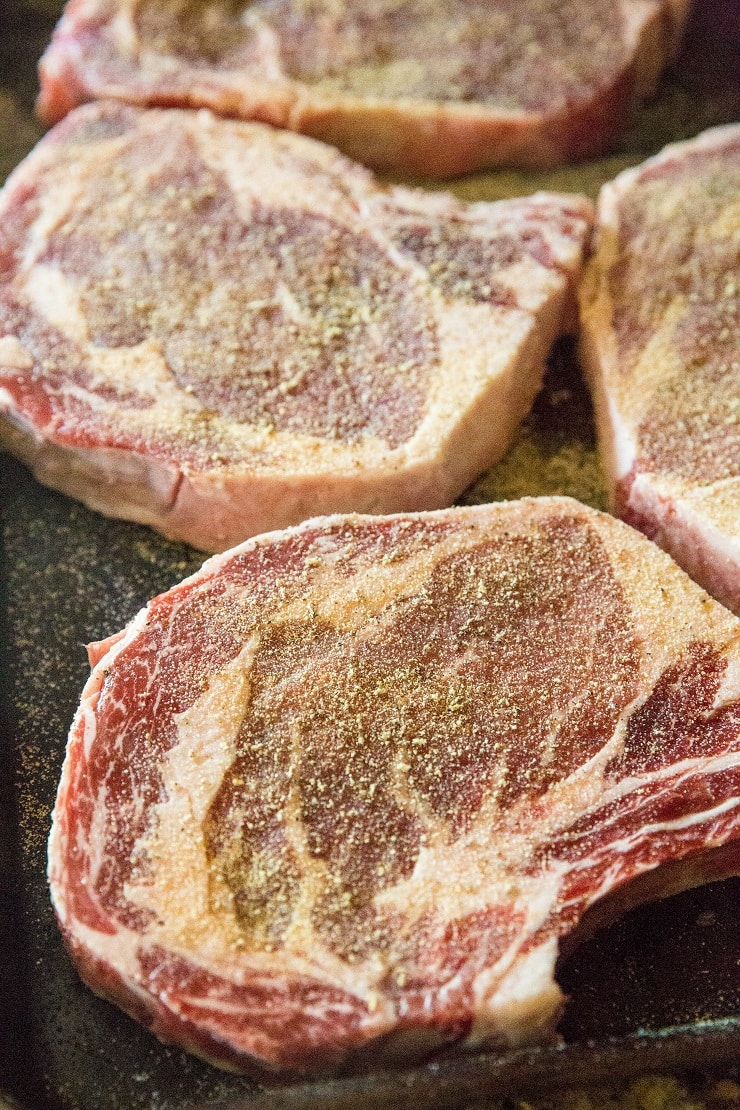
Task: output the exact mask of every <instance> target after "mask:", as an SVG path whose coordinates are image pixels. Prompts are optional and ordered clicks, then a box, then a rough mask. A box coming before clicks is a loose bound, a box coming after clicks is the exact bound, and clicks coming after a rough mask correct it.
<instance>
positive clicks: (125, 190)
mask: <svg viewBox="0 0 740 1110" xmlns="http://www.w3.org/2000/svg"><path fill="white" fill-rule="evenodd" d="M591 216H592V209H591V205H590V203H589V202H588V201H586V200H585V199H584V198H582V197H567V196H558V195H555V194H549V193H540V194H535V196H533V197H531V198H528V199H525V200H513V201H501V202H499V203H496V204H484V203H479V204H464V203H462V202H459V201H456V200H455V199H454V198H453V197H450V196H447V195H439V194H437V195H430V194H424V193H420V192H412V191H410V190H404V189H393V190H390V191H385V190H382V189H379V188H378V186H377V185H376V184H375V181H374V178H373V177H372V176H371V175H370V173H369V172H368V171H366V170H364V169H362V168H361V167H360V166H357V165H356V164H354V163H351V162H348V161H347V160H346V159H345V158H343V157H342V156H341V155H339V154H337V152H336V151H334V150H332V149H331V148H330V147H327V146H324V145H323V144H321V143H316V142H314V141H313V140H312V139H305V138H302V137H300V136H297V135H293V134H291V133H289V132H285V131H276V130H274V129H273V128H270V127H266V126H265V125H263V124H250V123H242V122H230V121H227V120H221V119H218V118H217V117H215V116H212V115H211V114H210V112H207V111H201V112H187V111H158V110H150V111H145V110H141V109H137V108H131V107H129V106H125V105H117V104H113V103H108V104H98V105H89V106H87V107H84V108H80V109H78V110H77V112H75V113H73V114H72V115H71V116H69V117H68V118H67V119H66V120H64V121H63V122H62V123H61V124H59V126H58V127H57V128H56V129H55V131H54V132H52V133H51V135H49V136H48V137H47V138H46V139H44V140H43V142H42V143H41V145H40V146H39V147H38V148H37V149H36V151H35V152H34V153H33V154H31V156H30V157H29V158H28V159H27V161H26V162H25V163H24V164H23V165H22V166H21V167H20V168H19V169H18V170H16V172H15V174H14V175H13V176H12V177H11V178H10V180H9V182H8V184H7V186H6V189H5V191H4V194H3V195H2V197H0V436H2V438H4V440H5V442H6V443H7V445H8V446H9V448H10V449H11V450H13V451H15V452H16V453H17V454H18V455H20V456H21V458H23V459H25V460H26V461H27V462H29V463H30V465H31V466H32V467H33V469H34V472H35V474H36V476H37V477H38V478H39V479H40V480H41V481H43V482H45V483H47V484H48V485H50V486H55V487H56V488H58V489H61V490H63V491H64V492H65V493H68V494H71V495H72V496H75V497H79V498H81V500H83V501H85V502H86V504H88V505H90V506H91V507H93V508H95V509H98V510H100V511H102V512H105V513H108V514H110V515H112V516H119V517H124V518H126V519H130V520H137V521H141V522H143V523H147V524H151V525H153V526H154V527H155V528H159V529H160V530H161V531H162V532H164V534H165V535H167V536H169V537H171V538H176V539H184V540H187V541H188V542H189V543H192V544H194V545H195V546H196V547H201V548H203V549H205V550H208V551H217V550H223V549H225V548H227V547H229V546H231V545H233V544H234V543H237V542H239V541H241V540H243V539H245V538H246V537H247V536H250V535H255V534H257V533H258V532H262V531H267V530H268V529H270V528H276V527H284V526H286V525H289V524H295V523H297V522H298V521H300V520H303V519H305V518H306V517H308V516H313V515H316V514H317V513H319V512H345V511H352V510H357V511H364V512H389V511H395V510H398V511H400V510H418V509H434V508H439V507H442V506H444V505H449V504H450V503H451V502H452V501H453V500H454V498H455V497H456V496H457V495H458V494H459V493H460V492H461V491H462V489H463V488H464V487H465V486H466V485H467V484H468V483H469V482H471V481H472V480H473V479H474V478H475V477H476V476H477V475H478V474H479V473H480V472H481V471H483V470H484V469H485V468H486V467H487V466H488V465H489V464H490V463H491V462H493V461H494V460H495V459H496V458H498V457H499V456H500V455H502V454H503V452H504V451H505V449H506V447H507V446H508V444H509V442H510V440H511V439H512V437H513V435H514V433H515V430H516V427H517V424H518V423H519V421H520V420H521V418H522V417H523V416H524V415H525V413H526V412H527V410H528V408H529V406H530V404H531V402H532V400H533V398H534V396H535V394H536V392H537V390H538V388H539V385H540V382H541V378H542V373H543V369H544V359H545V356H546V355H547V352H548V349H549V347H550V345H551V343H552V342H553V340H554V339H555V337H556V336H557V334H558V333H559V331H560V330H561V327H562V325H563V319H564V314H565V313H568V314H569V315H570V314H571V313H573V315H574V310H575V297H574V293H573V286H574V283H575V281H576V280H577V278H578V277H579V276H580V267H581V256H582V249H583V245H584V241H585V239H586V238H587V235H588V232H589V228H590V220H591Z"/></svg>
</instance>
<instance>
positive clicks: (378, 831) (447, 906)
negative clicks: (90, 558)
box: [49, 498, 740, 1072]
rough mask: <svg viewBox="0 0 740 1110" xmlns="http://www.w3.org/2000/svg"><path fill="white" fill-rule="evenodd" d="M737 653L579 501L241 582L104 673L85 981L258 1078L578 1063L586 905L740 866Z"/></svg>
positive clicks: (220, 579)
mask: <svg viewBox="0 0 740 1110" xmlns="http://www.w3.org/2000/svg"><path fill="white" fill-rule="evenodd" d="M739 633H740V623H738V621H737V619H736V618H735V617H733V616H732V615H731V614H730V613H728V612H727V610H726V609H724V608H723V607H722V606H720V605H718V604H717V603H716V602H713V601H712V600H711V599H710V598H708V597H707V596H706V594H705V593H704V592H703V591H702V590H700V589H699V587H698V586H696V585H695V584H694V583H693V582H691V581H690V579H688V578H687V577H686V575H684V573H683V572H682V571H680V570H679V569H678V567H677V566H676V565H675V564H674V563H673V562H672V561H671V559H670V558H669V557H668V556H667V555H665V554H664V553H663V552H662V551H660V550H659V549H658V548H657V547H655V545H654V544H651V543H650V542H649V541H648V540H646V539H645V538H644V537H643V536H641V535H640V534H639V533H637V532H634V531H633V530H632V529H631V528H628V527H627V525H625V524H622V523H621V522H620V521H617V520H615V519H614V518H613V517H610V516H607V515H605V514H600V513H597V512H596V511H595V510H592V509H588V508H586V507H585V506H583V505H580V504H579V503H578V502H575V501H571V500H569V499H566V498H543V499H541V500H536V499H530V500H525V501H518V502H509V503H504V504H499V505H489V506H483V507H478V508H470V509H450V510H447V511H443V512H438V513H428V514H420V515H418V516H413V515H410V516H395V517H359V516H347V517H329V518H323V519H318V520H311V521H308V522H305V523H304V524H303V525H301V526H299V527H298V528H296V529H292V530H288V531H284V532H279V533H273V534H272V535H267V536H261V537H258V538H257V539H255V540H252V541H249V542H247V543H245V544H244V545H243V546H241V547H239V548H237V549H235V550H233V551H230V552H227V553H225V554H223V555H219V556H215V557H213V558H212V559H211V560H209V562H207V563H206V564H205V565H204V567H203V568H202V570H201V571H199V572H198V573H197V574H196V575H194V576H193V577H191V578H189V579H187V580H186V581H185V582H183V583H182V584H181V585H179V586H176V587H175V588H174V589H172V590H170V591H169V592H168V593H166V594H163V595H161V596H160V597H158V598H156V599H155V600H154V601H152V602H151V603H150V605H149V606H148V607H147V608H146V609H145V610H143V611H142V612H141V613H139V615H138V616H137V617H136V618H135V619H134V620H133V621H132V622H131V624H130V625H129V626H128V628H127V629H126V630H125V631H124V632H123V633H121V634H120V635H117V636H113V637H111V638H110V639H109V640H107V641H105V642H104V643H102V644H98V645H94V646H93V649H92V651H91V662H93V663H94V669H93V672H92V675H91V677H90V679H89V681H88V683H87V685H86V687H85V690H84V693H83V695H82V704H81V706H80V709H79V711H78V713H77V716H76V718H75V721H74V724H73V726H72V730H71V734H70V740H69V746H68V749H67V757H66V762H65V765H64V771H63V774H62V781H61V785H60V789H59V795H58V800H57V805H56V810H55V814H54V825H53V831H52V835H51V841H50V850H49V851H50V879H51V888H52V894H53V900H54V905H55V908H56V912H57V914H58V918H59V921H60V924H61V927H62V930H63V932H64V935H65V937H66V940H67V943H68V945H69V948H70V950H71V953H72V956H73V958H74V960H75V961H76V963H77V965H78V967H79V970H80V972H81V974H82V976H83V977H84V978H85V980H86V981H87V982H88V983H89V984H90V985H91V986H92V987H93V989H94V990H96V991H98V992H99V993H101V994H103V995H104V996H106V997H108V998H111V999H113V1000H114V1001H116V1002H117V1003H118V1004H119V1005H121V1006H122V1007H123V1008H124V1009H125V1010H127V1011H128V1012H129V1013H130V1014H132V1015H133V1016H135V1017H137V1018H138V1019H139V1020H141V1021H143V1022H145V1023H146V1024H147V1025H150V1026H151V1027H152V1029H153V1030H154V1032H155V1033H156V1034H157V1035H158V1036H160V1037H161V1038H163V1039H165V1040H170V1041H176V1042H179V1043H181V1044H184V1045H185V1046H186V1047H187V1048H189V1049H191V1050H192V1051H194V1052H196V1053H199V1054H200V1055H202V1056H205V1057H206V1058H208V1059H210V1060H212V1061H213V1062H215V1063H217V1064H224V1065H227V1066H229V1067H234V1068H237V1069H240V1068H246V1067H249V1066H250V1065H252V1064H253V1063H254V1062H255V1061H257V1062H259V1063H260V1064H262V1065H263V1066H264V1067H266V1068H268V1069H279V1068H284V1069H289V1070H291V1071H294V1072H312V1071H318V1070H326V1071H330V1070H332V1069H338V1068H341V1067H349V1066H350V1065H351V1064H354V1066H355V1067H356V1066H358V1064H365V1065H366V1064H367V1063H368V1062H369V1061H371V1060H378V1059H381V1060H383V1061H386V1062H387V1061H389V1060H398V1059H408V1058H411V1059H415V1058H419V1057H423V1056H424V1055H427V1054H428V1053H429V1052H431V1051H434V1050H438V1049H440V1048H441V1047H443V1046H445V1045H447V1044H450V1043H453V1042H460V1043H461V1044H462V1045H463V1046H464V1047H466V1048H474V1047H476V1046H480V1045H497V1046H504V1045H522V1044H528V1043H530V1042H533V1041H538V1040H541V1039H546V1038H549V1037H550V1036H551V1035H552V1032H553V1027H554V1023H555V1021H556V1018H557V1015H558V1012H559V1009H560V1006H561V1001H562V997H561V993H560V991H559V989H558V987H557V986H556V983H555V981H554V978H553V967H554V964H555V959H556V955H557V952H558V944H559V941H560V940H561V939H562V938H567V943H572V942H573V930H574V928H575V926H576V925H577V924H578V922H579V920H580V919H581V917H582V915H583V914H584V913H585V911H586V910H587V909H588V907H589V906H591V905H592V904H593V903H597V902H598V903H599V905H598V906H596V908H595V911H592V914H591V915H589V916H590V918H591V925H592V926H593V924H594V920H595V918H594V913H595V914H596V915H597V918H596V919H599V920H604V919H605V918H606V917H608V916H610V915H613V914H614V913H615V912H616V907H617V906H618V907H619V908H621V909H623V908H625V907H626V906H628V905H630V904H633V903H634V902H635V901H637V900H640V899H642V898H644V897H646V896H647V895H652V896H656V895H665V894H668V893H673V892H675V891H677V890H679V889H681V888H683V887H687V886H693V885H696V884H698V883H701V882H703V881H709V880H710V879H712V878H715V877H720V876H722V877H726V876H728V875H729V874H734V873H737V872H738V871H739V870H740V840H738V839H737V838H738V836H739V835H740V800H739V796H740V636H739ZM658 865H664V866H663V867H659V866H658ZM656 868H657V870H656ZM630 880H634V883H633V884H631V885H629V886H627V887H626V888H625V889H622V888H623V886H624V884H626V883H629V882H630ZM615 892H616V894H615ZM609 895H611V897H610V898H609V897H607V896H609ZM601 900H604V901H601ZM586 920H587V921H588V920H589V918H588V917H587V919H586Z"/></svg>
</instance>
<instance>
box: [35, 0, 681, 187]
mask: <svg viewBox="0 0 740 1110" xmlns="http://www.w3.org/2000/svg"><path fill="white" fill-rule="evenodd" d="M687 10H688V3H687V0H648V2H647V3H645V2H638V0H609V2H608V3H604V2H603V0H526V2H525V3H522V0H496V2H495V3H490V2H483V0H462V2H461V3H458V4H455V5H449V4H446V3H444V2H442V0H394V2H392V3H389V2H388V0H373V2H372V3H360V2H358V0H342V2H340V3H336V2H335V0H259V2H257V3H245V2H244V0H237V2H234V0H206V2H203V0H196V2H193V0H169V2H167V3H161V2H158V3H154V2H152V0H116V2H113V3H112V2H111V0H73V2H72V3H70V4H69V5H68V7H67V9H66V12H65V16H64V18H63V20H62V21H61V23H60V25H59V27H58V28H57V31H56V33H55V36H54V39H53V42H52V45H51V47H50V48H49V50H48V51H47V53H46V54H45V56H44V58H43V60H42V62H41V70H40V72H41V87H42V88H41V97H40V101H39V109H40V112H41V114H42V116H43V117H44V118H45V119H46V120H47V121H50V122H54V121H56V120H58V119H60V118H61V117H62V116H63V115H64V114H65V112H67V111H69V109H70V108H72V107H74V105H75V104H79V103H81V102H82V101H85V100H90V99H95V98H99V97H116V98H120V99H122V100H127V101H130V102H132V103H139V104H150V105H156V104H160V105H171V104H178V105H181V106H190V107H201V106H205V107H209V108H212V109H213V110H215V111H218V112H221V113H222V114H224V115H231V116H240V117H242V118H246V119H258V120H264V121H266V122H268V123H272V124H275V125H277V126H281V127H288V128H290V129H292V130H296V131H302V132H304V133H306V134H310V135H313V136H314V137H315V138H320V139H322V140H324V141H326V142H331V143H333V144H334V145H336V146H338V147H339V148H340V149H341V150H344V151H345V152H346V153H348V154H350V155H352V156H353V157H355V158H358V159H359V160H360V161H363V162H365V163H366V164H368V165H371V166H373V167H374V168H381V169H386V170H387V169H393V170H396V171H401V172H405V173H426V174H436V175H441V176H450V175H453V174H459V173H464V172H467V171H470V170H474V169H478V168H483V167H486V166H492V165H502V164H504V165H505V164H513V165H525V166H551V165H556V164H558V163H561V162H568V161H573V160H575V159H578V158H583V157H586V156H588V155H594V154H597V153H599V152H602V151H603V150H605V149H606V148H607V147H608V146H609V144H610V143H611V142H613V140H614V139H615V137H617V136H618V135H619V133H620V131H621V130H622V129H623V127H624V125H625V122H626V116H627V110H628V108H629V105H630V102H631V101H632V99H634V98H637V97H644V96H645V95H647V94H649V93H650V92H652V91H653V90H654V88H655V85H656V82H657V79H658V76H659V74H660V72H661V70H662V69H663V67H664V65H665V64H666V62H667V61H668V60H669V58H670V57H671V56H672V55H673V53H674V52H675V50H676V48H677V46H678V43H679V40H680V36H681V32H682V29H683V24H684V22H685V19H686V15H687Z"/></svg>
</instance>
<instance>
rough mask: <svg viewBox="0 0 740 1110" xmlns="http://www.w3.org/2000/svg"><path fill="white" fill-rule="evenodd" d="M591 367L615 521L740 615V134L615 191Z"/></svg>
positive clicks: (724, 136) (586, 338) (682, 149)
mask: <svg viewBox="0 0 740 1110" xmlns="http://www.w3.org/2000/svg"><path fill="white" fill-rule="evenodd" d="M597 244H598V249H597V251H596V253H595V256H594V257H593V259H592V261H591V264H590V268H589V270H588V272H587V275H586V278H585V280H584V282H583V286H582V293H581V317H582V325H583V332H582V344H581V349H582V353H583V362H584V365H585V367H586V370H587V374H588V377H589V379H590V382H591V386H592V392H593V395H594V401H595V408H596V418H597V425H598V431H599V440H600V449H601V453H602V459H603V462H604V466H605V469H606V471H607V474H608V477H609V482H610V486H611V491H612V504H613V508H614V510H615V512H616V513H617V514H618V515H619V516H621V517H623V518H624V519H625V520H627V521H629V523H630V524H633V525H634V526H635V527H637V528H640V529H641V530H642V531H644V532H645V533H646V534H647V535H648V536H650V537H651V538H652V539H653V540H655V541H656V542H657V543H659V544H660V546H661V547H663V548H665V550H666V551H668V552H670V554H671V555H673V557H674V558H675V559H676V561H677V562H678V563H679V564H680V565H681V566H682V567H683V568H684V570H686V571H687V572H688V573H689V574H690V575H691V576H692V577H693V578H695V579H696V581H697V582H699V583H700V584H701V585H702V586H704V587H705V589H707V590H709V591H710V593H712V594H714V596H715V597H717V598H718V599H719V600H720V601H722V602H724V604H725V605H728V606H729V607H730V608H731V609H733V611H734V612H736V613H738V614H740V352H739V349H738V339H739V338H740V125H734V126H729V127H720V128H715V129H713V130H711V131H707V132H705V133H704V134H703V135H700V136H699V137H698V138H697V139H693V140H691V141H690V142H686V143H679V144H676V145H673V146H669V147H667V148H666V149H665V150H664V151H663V152H662V153H661V154H659V155H657V156H656V157H655V158H651V159H649V160H648V161H647V162H645V163H644V164H643V165H641V166H638V167H637V168H636V169H632V170H627V171H626V172H625V173H623V174H620V176H619V177H617V178H616V180H615V181H613V182H611V183H610V184H608V185H606V186H605V187H604V189H603V190H602V193H601V196H600V198H599V206H598V231H597Z"/></svg>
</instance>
